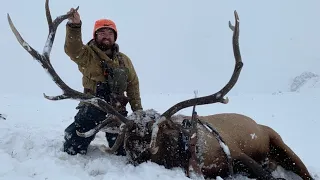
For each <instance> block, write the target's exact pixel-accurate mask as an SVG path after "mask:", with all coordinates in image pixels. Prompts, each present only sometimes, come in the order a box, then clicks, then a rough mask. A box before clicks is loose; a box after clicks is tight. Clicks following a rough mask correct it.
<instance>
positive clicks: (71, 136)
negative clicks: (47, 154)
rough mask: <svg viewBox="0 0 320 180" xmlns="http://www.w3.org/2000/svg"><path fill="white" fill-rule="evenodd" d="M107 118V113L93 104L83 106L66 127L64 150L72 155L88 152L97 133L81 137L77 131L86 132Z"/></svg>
mask: <svg viewBox="0 0 320 180" xmlns="http://www.w3.org/2000/svg"><path fill="white" fill-rule="evenodd" d="M104 119H105V113H104V112H102V111H100V110H98V109H97V108H95V107H93V106H87V105H85V106H82V107H80V108H79V111H78V113H77V114H76V115H75V117H74V122H73V123H72V124H70V125H69V126H68V127H67V128H66V129H65V136H64V140H65V142H64V144H63V146H64V147H63V150H64V152H67V153H68V154H70V155H75V154H78V153H79V154H86V153H87V149H88V146H89V144H90V143H91V141H92V140H93V139H94V137H95V135H93V136H91V137H87V138H84V137H80V136H78V135H77V133H76V131H79V132H86V131H89V130H90V129H92V128H94V127H95V126H96V125H97V123H99V122H101V121H103V120H104Z"/></svg>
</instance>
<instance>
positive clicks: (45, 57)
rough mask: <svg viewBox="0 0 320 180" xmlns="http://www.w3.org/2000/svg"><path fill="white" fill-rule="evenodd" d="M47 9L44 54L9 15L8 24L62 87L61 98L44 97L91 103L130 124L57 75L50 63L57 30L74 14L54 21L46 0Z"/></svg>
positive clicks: (107, 106) (102, 101) (117, 113)
mask: <svg viewBox="0 0 320 180" xmlns="http://www.w3.org/2000/svg"><path fill="white" fill-rule="evenodd" d="M45 8H46V16H47V21H48V26H49V35H48V37H47V41H46V44H45V47H44V50H43V54H40V53H39V52H38V51H36V50H35V49H34V48H32V47H31V46H30V45H29V44H28V43H27V42H26V41H25V40H24V39H23V38H22V37H21V35H20V33H19V32H18V30H17V29H16V27H15V26H14V24H13V22H12V20H11V18H10V15H9V14H7V18H8V22H9V25H10V28H11V30H12V32H13V33H14V35H15V37H16V38H17V40H18V42H19V43H20V45H21V46H22V47H23V48H24V49H25V50H26V51H27V52H28V53H29V54H30V55H31V56H32V57H33V58H34V59H35V60H37V61H38V62H39V63H40V64H41V66H42V67H43V68H44V69H45V70H46V71H47V73H48V74H49V75H50V76H51V78H52V79H53V81H54V82H55V83H56V84H57V86H59V87H60V89H61V90H62V91H63V94H62V95H59V96H47V95H46V94H44V97H45V98H46V99H48V100H62V99H73V100H78V101H83V102H85V103H89V104H92V105H94V106H95V107H97V108H99V109H100V110H102V111H104V112H106V113H110V114H113V115H115V116H116V117H118V118H119V119H120V120H121V121H122V122H123V123H125V124H126V123H128V122H129V120H128V119H127V118H125V117H124V116H122V115H121V114H120V113H119V112H117V111H116V110H115V109H114V108H113V107H112V106H111V105H109V104H108V103H107V102H106V101H105V100H103V99H100V98H98V97H95V96H93V95H89V94H84V93H81V92H79V91H76V90H74V89H72V88H70V87H69V86H68V85H67V84H66V83H65V82H64V81H63V80H62V79H61V78H60V77H59V75H58V74H57V73H56V71H55V70H54V68H53V67H52V65H51V63H50V52H51V49H52V45H53V42H54V38H55V34H56V30H57V28H58V26H59V25H60V23H61V22H62V21H64V20H65V19H67V18H68V17H69V16H72V15H73V14H72V13H67V14H64V15H61V16H58V17H57V18H56V19H55V20H54V21H52V18H51V14H50V10H49V1H48V0H46V3H45ZM78 9H79V6H78V7H77V8H76V10H78Z"/></svg>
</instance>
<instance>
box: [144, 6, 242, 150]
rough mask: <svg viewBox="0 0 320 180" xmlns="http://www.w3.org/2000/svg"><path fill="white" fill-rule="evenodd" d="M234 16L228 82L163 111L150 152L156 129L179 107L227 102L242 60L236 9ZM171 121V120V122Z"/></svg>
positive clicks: (168, 120) (230, 26) (154, 142)
mask: <svg viewBox="0 0 320 180" xmlns="http://www.w3.org/2000/svg"><path fill="white" fill-rule="evenodd" d="M234 17H235V26H233V25H232V24H231V22H230V21H229V28H230V29H231V30H232V31H233V37H232V46H233V53H234V58H235V67H234V71H233V73H232V76H231V78H230V80H229V82H228V83H227V84H226V85H225V86H224V87H223V88H222V89H221V90H220V91H218V92H216V93H214V94H211V95H208V96H203V97H198V98H192V99H188V100H185V101H182V102H179V103H177V104H175V105H174V106H172V107H170V108H169V109H168V110H167V111H165V112H164V113H163V114H162V115H161V119H160V120H159V121H157V122H155V123H154V124H153V129H152V136H151V142H150V145H149V147H150V148H149V151H150V152H151V153H152V154H155V153H157V152H158V147H157V145H156V139H157V134H158V129H159V126H160V125H161V124H165V123H169V122H171V119H170V118H171V116H172V115H174V114H175V113H176V112H178V111H180V110H181V109H184V108H187V107H191V106H196V105H205V104H213V103H217V102H220V103H224V104H227V103H228V102H229V99H228V98H224V96H225V95H226V94H227V93H228V92H229V91H230V90H231V89H232V88H233V87H234V85H235V84H236V83H237V81H238V79H239V76H240V72H241V70H242V67H243V62H242V59H241V53H240V48H239V31H240V30H239V24H240V21H239V16H238V13H237V11H234ZM171 123H172V122H171Z"/></svg>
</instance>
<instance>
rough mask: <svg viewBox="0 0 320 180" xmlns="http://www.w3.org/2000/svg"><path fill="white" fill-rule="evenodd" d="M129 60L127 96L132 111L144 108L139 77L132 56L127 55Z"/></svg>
mask: <svg viewBox="0 0 320 180" xmlns="http://www.w3.org/2000/svg"><path fill="white" fill-rule="evenodd" d="M126 58H127V61H128V68H129V75H128V88H127V96H128V98H129V103H130V106H131V110H132V111H136V110H142V109H143V108H142V104H141V97H140V87H139V78H138V76H137V73H136V71H135V69H134V67H133V64H132V62H131V60H130V58H128V57H126Z"/></svg>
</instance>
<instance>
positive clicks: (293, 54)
mask: <svg viewBox="0 0 320 180" xmlns="http://www.w3.org/2000/svg"><path fill="white" fill-rule="evenodd" d="M78 5H79V6H80V10H79V12H80V15H81V18H82V20H83V40H84V42H87V41H88V40H89V39H90V38H91V36H92V27H93V23H94V21H95V20H97V19H99V18H103V17H107V18H111V19H113V20H115V22H116V23H117V26H118V29H119V36H118V37H119V39H118V42H119V44H120V50H121V51H123V52H124V53H126V54H128V55H129V57H131V59H132V61H133V63H134V65H135V68H136V71H137V73H138V75H139V79H140V85H141V94H142V103H143V107H144V109H151V108H153V109H155V110H157V111H159V112H163V111H165V110H166V109H167V108H168V107H170V106H171V105H173V104H175V103H176V102H178V101H181V100H184V99H186V98H191V97H193V91H194V90H198V91H199V95H207V94H209V93H213V92H215V91H218V90H219V89H220V88H221V87H222V86H223V85H224V84H225V83H226V82H227V81H228V80H229V78H230V76H231V73H232V70H233V65H234V60H233V53H232V46H231V36H232V32H231V31H230V30H229V28H228V24H227V23H228V21H229V20H231V22H234V19H233V11H234V10H237V11H238V13H239V16H240V22H241V23H240V50H241V54H242V59H243V62H244V67H243V70H242V73H241V75H240V78H239V81H238V83H237V84H236V85H235V87H234V89H232V90H231V92H230V93H229V98H230V102H229V104H227V105H224V104H213V105H207V106H198V107H197V111H198V113H199V114H200V115H206V114H213V113H219V112H238V113H242V114H245V115H248V116H250V117H252V118H254V119H255V120H256V121H257V122H258V123H261V124H266V125H268V126H270V127H272V128H274V129H275V130H276V131H277V132H278V133H279V134H280V135H281V136H282V138H283V139H284V141H285V142H286V143H287V144H288V145H289V146H290V147H291V148H292V149H293V150H294V151H295V152H296V153H297V154H298V155H299V156H300V158H301V159H302V160H303V161H304V163H305V164H306V165H307V167H308V169H309V170H310V172H311V173H312V174H313V175H314V177H315V178H316V179H320V177H319V176H320V165H319V161H320V156H319V155H318V154H317V153H318V150H319V148H320V143H319V138H318V137H319V133H318V132H317V131H318V130H320V121H319V119H318V117H319V112H318V109H319V108H318V107H320V83H319V80H320V77H319V75H320V69H319V67H320V63H319V59H320V55H319V48H320V47H319V46H318V42H319V40H320V33H319V28H317V26H318V24H315V22H317V21H318V17H320V11H319V10H318V8H319V5H320V2H319V1H317V0H308V1H295V2H293V1H291V0H283V1H281V2H280V1H276V0H269V1H257V2H245V1H236V0H231V1H223V2H214V1H211V0H203V1H201V3H199V2H198V1H193V0H176V1H172V0H161V1H149V0H138V1H130V2H129V1H125V2H124V1H112V2H111V1H110V2H107V1H103V0H95V1H90V2H88V1H83V0H77V1H64V2H63V3H61V1H57V0H50V7H51V14H52V15H53V17H56V16H57V15H60V14H63V13H65V12H67V11H68V10H69V9H70V8H71V7H76V6H78ZM0 11H1V12H3V13H1V18H0V24H1V28H0V39H1V41H0V48H1V61H0V83H1V86H0V87H1V88H0V179H1V180H28V179H39V180H43V179H48V180H50V179H59V180H64V179H66V180H91V179H92V180H103V179H108V180H110V179H117V180H120V179H130V180H131V179H132V180H134V179H139V180H142V179H146V180H147V179H179V180H180V179H187V178H186V177H185V176H184V173H183V171H182V170H180V169H175V170H166V169H164V168H163V167H161V166H158V165H156V164H152V163H145V164H141V165H140V166H138V167H133V166H132V165H129V164H126V162H125V158H124V157H117V156H113V155H105V154H101V153H100V152H99V150H97V148H96V145H97V144H101V143H106V140H105V139H104V137H103V134H102V133H99V134H98V136H97V138H96V139H95V140H94V142H93V143H92V144H91V146H90V150H89V152H88V155H86V156H82V155H77V156H68V155H67V154H65V153H63V152H61V147H62V143H63V135H64V132H63V131H64V128H66V127H67V126H68V125H69V124H70V123H71V122H72V120H73V117H74V115H75V113H76V109H75V106H76V105H77V103H78V102H76V101H71V100H63V101H58V102H51V101H48V100H46V99H44V98H43V96H42V93H46V94H47V95H58V94H60V93H61V92H60V89H59V88H58V87H57V86H56V85H55V84H54V83H53V82H52V80H51V78H49V77H48V76H47V75H46V74H45V71H44V70H43V69H42V68H41V66H40V65H39V64H38V62H36V61H34V60H33V59H32V58H31V57H30V55H29V54H27V53H26V52H25V50H24V49H23V48H21V47H20V45H19V44H18V42H17V41H16V39H15V37H14V35H13V34H12V32H11V30H10V28H9V25H8V22H7V16H6V13H10V15H11V18H12V20H13V22H14V23H15V25H16V27H17V29H18V30H19V31H20V32H21V34H22V36H23V37H24V38H25V39H26V40H27V41H28V42H29V44H30V45H31V46H33V47H34V48H35V49H37V50H39V51H40V52H41V51H42V48H43V45H44V42H45V39H46V38H47V33H48V31H47V24H46V18H45V12H44V0H33V1H24V0H10V1H3V2H1V6H0ZM64 37H65V28H64V23H62V25H61V26H60V27H59V29H58V33H57V35H56V41H55V44H54V47H53V51H52V55H51V58H52V64H53V66H54V67H55V69H56V71H57V72H58V73H59V74H60V76H61V77H62V79H64V80H65V82H66V83H67V84H69V85H70V86H71V87H73V88H75V89H77V90H79V91H82V86H81V74H80V72H79V71H78V68H77V66H76V65H75V64H74V63H73V62H72V61H70V60H69V58H68V57H67V56H66V54H65V53H64V51H63V45H64V44H63V42H64ZM164 71H166V72H164ZM128 108H130V107H129V106H128ZM179 113H184V114H190V113H191V109H190V108H188V109H185V110H182V111H180V112H179ZM277 173H278V175H279V176H283V175H282V171H281V170H279V171H277ZM277 173H276V174H277ZM286 176H288V177H289V178H288V177H287V178H288V179H290V178H291V179H294V178H293V177H292V176H290V175H286ZM239 179H242V178H239Z"/></svg>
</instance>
